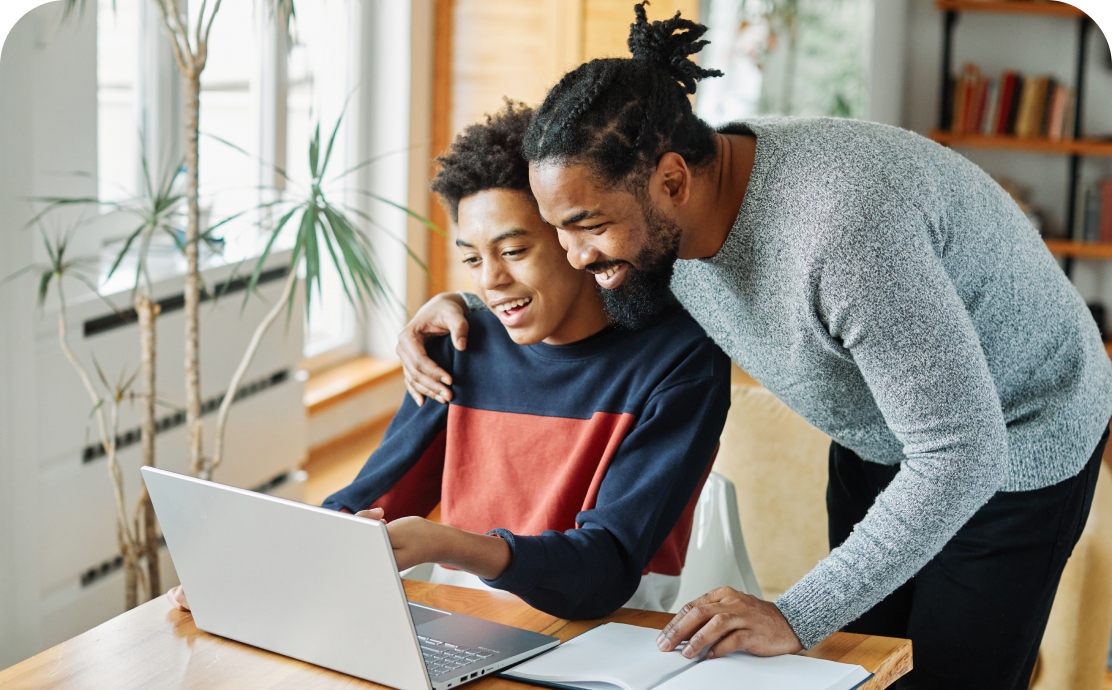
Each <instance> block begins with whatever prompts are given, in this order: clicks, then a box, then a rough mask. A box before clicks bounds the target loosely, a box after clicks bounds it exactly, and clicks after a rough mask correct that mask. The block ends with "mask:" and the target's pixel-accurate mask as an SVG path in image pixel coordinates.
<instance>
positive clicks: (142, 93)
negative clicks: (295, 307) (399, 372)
mask: <svg viewBox="0 0 1112 690" xmlns="http://www.w3.org/2000/svg"><path fill="white" fill-rule="evenodd" d="M97 1H98V6H97V7H98V14H97V22H98V25H97V33H98V36H97V42H98V48H97V51H98V52H97V58H98V76H97V81H98V103H99V106H98V107H99V112H98V116H99V121H98V128H99V129H98V144H99V154H98V155H99V159H98V171H97V172H98V188H99V191H98V193H99V195H100V198H101V199H102V200H106V201H122V200H126V199H131V198H134V197H135V196H136V195H137V194H138V193H139V192H140V191H141V186H140V181H141V177H140V175H141V170H142V168H141V160H142V156H143V155H144V149H146V153H147V154H149V156H148V160H149V161H150V163H151V166H152V167H158V166H172V165H174V164H176V163H177V160H176V159H175V160H171V158H173V157H176V156H178V155H180V154H178V153H174V154H173V156H171V155H170V152H169V151H167V150H166V149H167V148H168V144H167V142H171V143H170V144H169V149H170V150H173V151H177V150H178V147H177V145H176V144H175V142H176V141H177V138H178V137H180V136H181V135H180V127H181V124H180V117H179V115H178V111H179V110H180V107H181V101H180V98H181V92H180V83H179V82H180V77H179V75H178V73H177V72H178V70H177V68H176V65H175V64H174V63H173V58H172V56H171V53H170V51H169V45H168V43H167V42H166V38H165V36H164V34H163V32H164V29H163V28H162V24H161V19H160V17H159V16H158V12H157V9H156V8H155V6H154V3H149V2H148V0H97ZM189 5H190V6H191V7H190V9H191V10H192V11H193V12H196V11H197V10H198V7H199V3H196V2H193V3H189ZM362 11H363V9H362V2H359V0H312V1H311V2H299V3H298V4H297V15H296V17H295V19H294V20H293V21H292V25H291V34H292V37H291V39H290V41H289V49H288V51H287V49H286V39H285V36H284V32H285V27H284V26H281V25H280V22H277V21H276V20H275V19H276V18H275V17H274V16H272V15H271V14H270V4H269V3H259V2H249V1H247V0H237V1H236V2H224V3H223V4H222V5H221V8H220V12H219V14H218V15H217V17H216V21H215V23H214V24H213V30H212V36H211V39H210V46H209V56H208V63H207V65H206V68H205V71H204V72H203V73H202V77H201V125H200V129H201V138H200V150H199V156H200V161H201V162H200V193H201V214H202V223H203V224H206V223H207V224H214V223H217V222H219V221H221V220H223V219H225V218H228V217H230V216H232V215H235V214H238V213H242V212H244V211H248V210H250V209H253V208H256V207H257V205H258V204H259V202H260V201H261V200H263V199H266V198H270V197H268V196H267V193H266V192H265V191H263V189H262V188H264V187H267V186H277V187H279V188H282V187H287V188H288V189H287V193H290V194H300V191H299V190H297V189H294V188H292V186H291V185H288V184H284V183H283V182H282V180H281V178H280V177H277V176H276V175H275V174H274V173H273V169H272V168H271V165H272V164H273V165H275V166H278V167H280V168H283V169H285V170H286V171H287V173H288V175H289V176H290V178H292V179H293V180H294V181H295V184H299V186H300V187H305V186H306V185H307V184H308V182H309V163H308V158H309V156H308V150H309V139H310V136H311V135H312V130H313V128H315V126H316V124H317V122H320V124H321V129H322V137H323V138H325V139H327V137H328V135H329V134H330V133H331V128H332V126H333V125H334V124H335V122H336V119H337V118H338V117H339V116H340V113H341V111H343V109H344V104H345V102H347V101H348V99H349V97H350V96H351V95H352V94H353V92H354V90H355V87H356V86H357V85H358V83H359V78H358V63H357V60H356V59H355V57H354V56H355V55H357V54H358V51H356V50H354V48H355V47H356V42H355V41H354V39H353V36H354V31H355V30H356V28H357V27H358V26H359V17H360V16H361V12H362ZM145 46H146V47H145ZM151 46H154V49H151ZM159 50H163V51H165V55H163V56H162V57H163V58H165V59H166V64H165V65H149V64H145V62H151V61H152V56H154V59H153V61H154V62H157V61H158V59H159V56H158V51H159ZM351 100H352V101H353V102H354V101H355V99H354V98H352V99H351ZM353 110H354V109H349V111H348V112H347V115H346V116H345V124H344V127H343V128H342V130H341V131H340V133H339V136H338V137H337V139H336V143H335V146H334V149H333V154H332V160H331V162H330V163H329V170H330V171H331V173H332V174H333V175H336V174H338V173H341V172H343V171H344V170H346V169H347V168H348V167H350V166H351V165H353V164H354V162H355V161H353V158H354V155H355V154H354V153H353V151H354V146H355V144H356V143H357V142H356V139H357V138H358V137H357V131H358V130H357V127H356V126H355V120H356V113H355V112H353ZM143 132H146V135H147V136H146V139H147V140H146V141H145V142H144V134H143ZM152 139H154V140H152ZM221 140H223V141H221ZM223 142H228V143H230V144H232V145H234V147H238V148H240V149H243V150H244V151H247V152H249V154H251V155H244V153H242V152H241V151H237V150H236V149H235V148H233V146H229V145H228V144H226V143H223ZM152 174H153V175H156V176H157V175H158V171H157V170H152ZM355 179H356V178H355V177H354V176H351V177H349V178H347V179H346V180H344V181H342V182H340V183H337V188H336V189H331V190H329V193H330V194H331V195H332V196H333V197H334V198H336V195H337V194H345V195H346V197H347V198H346V199H345V201H346V202H347V203H348V204H349V205H351V206H358V207H362V206H364V204H363V203H361V202H360V201H359V200H358V198H357V197H356V195H355V194H352V193H350V192H345V191H344V187H348V188H350V187H353V186H354V185H355ZM258 220H259V218H258V216H256V215H252V214H248V215H246V216H244V217H242V218H240V219H238V220H237V221H233V222H231V223H228V224H227V225H226V226H223V227H222V228H221V232H219V233H218V235H222V236H223V238H224V240H225V251H226V253H227V255H229V257H232V258H235V259H237V260H238V258H240V257H244V256H247V254H246V252H247V251H253V249H252V248H256V247H258V246H259V245H258V241H257V240H258V229H257V222H258ZM327 263H328V262H327V261H322V264H325V265H327ZM322 282H323V292H324V294H323V295H314V304H313V309H312V311H311V318H310V319H309V320H308V322H307V324H306V332H305V341H304V352H305V356H306V357H307V358H310V359H315V360H316V362H315V363H310V366H314V365H319V364H321V363H324V362H327V361H328V360H330V359H336V358H337V357H343V356H349V355H353V354H356V353H357V352H358V351H359V350H360V349H361V346H362V338H361V332H360V331H361V329H360V327H359V323H358V320H357V318H356V316H355V313H354V310H353V309H352V307H351V306H350V305H349V304H348V302H347V300H346V297H345V296H344V293H343V288H342V287H341V285H340V281H339V277H338V276H337V275H336V274H335V272H334V271H325V273H324V275H323V276H322Z"/></svg>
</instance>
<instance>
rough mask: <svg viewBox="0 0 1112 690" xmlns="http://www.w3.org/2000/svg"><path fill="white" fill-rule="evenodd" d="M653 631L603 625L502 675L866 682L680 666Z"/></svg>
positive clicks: (762, 686)
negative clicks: (659, 646)
mask: <svg viewBox="0 0 1112 690" xmlns="http://www.w3.org/2000/svg"><path fill="white" fill-rule="evenodd" d="M658 634H660V631H659V630H654V629H652V628H642V627H638V626H635V625H624V624H622V623H607V624H605V625H600V626H599V627H597V628H595V629H593V630H590V631H588V632H585V633H583V634H582V635H580V636H579V637H576V638H574V639H572V640H569V641H567V642H565V643H564V644H562V645H560V646H559V647H557V648H556V649H554V650H552V651H550V652H547V653H545V654H542V655H540V656H538V657H534V658H533V659H530V660H529V661H526V662H525V663H523V664H520V665H518V666H515V667H514V668H512V669H510V670H509V671H505V672H504V673H503V675H505V676H507V677H509V678H513V679H514V680H521V681H525V682H527V683H533V684H535V685H545V686H548V687H554V688H572V689H575V690H579V689H582V690H619V689H620V690H650V689H654V688H655V690H689V689H691V690H695V689H700V690H701V689H703V688H745V690H773V689H774V688H775V689H776V690H780V689H781V688H792V689H793V690H852V688H856V687H858V686H859V685H861V684H862V683H864V682H865V681H867V680H868V679H869V678H871V677H872V674H871V673H869V672H868V671H866V670H865V669H863V668H861V667H860V666H851V665H849V664H839V663H837V662H834V661H824V660H822V659H812V658H810V657H805V656H795V655H793V654H788V655H785V656H776V657H764V658H762V657H756V656H752V655H750V654H746V653H744V652H735V653H733V654H729V655H727V656H724V657H721V658H718V659H710V660H701V659H686V658H684V656H683V655H682V654H680V653H679V652H678V651H675V652H669V653H667V654H665V653H663V652H661V651H660V650H658V649H657V647H656V636H657V635H658Z"/></svg>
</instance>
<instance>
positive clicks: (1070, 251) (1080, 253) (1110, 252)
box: [1046, 240, 1112, 260]
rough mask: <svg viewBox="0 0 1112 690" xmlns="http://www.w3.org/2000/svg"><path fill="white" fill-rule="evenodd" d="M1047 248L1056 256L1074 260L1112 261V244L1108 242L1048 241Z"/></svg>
mask: <svg viewBox="0 0 1112 690" xmlns="http://www.w3.org/2000/svg"><path fill="white" fill-rule="evenodd" d="M1046 248H1047V249H1049V250H1050V253H1051V254H1054V255H1055V256H1068V257H1071V258H1074V259H1109V260H1112V244H1109V243H1107V242H1074V241H1072V240H1047V241H1046Z"/></svg>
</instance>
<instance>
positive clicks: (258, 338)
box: [210, 266, 297, 471]
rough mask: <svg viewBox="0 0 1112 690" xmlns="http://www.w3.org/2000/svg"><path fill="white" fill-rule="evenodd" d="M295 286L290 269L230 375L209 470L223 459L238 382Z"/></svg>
mask: <svg viewBox="0 0 1112 690" xmlns="http://www.w3.org/2000/svg"><path fill="white" fill-rule="evenodd" d="M296 286H297V267H296V266H291V267H290V274H289V276H287V277H286V284H285V285H284V286H283V287H282V296H281V297H279V298H278V301H276V302H275V303H274V306H273V307H271V308H270V311H269V312H267V315H266V317H265V318H264V319H263V320H262V322H261V323H259V325H258V326H256V327H255V333H254V335H252V336H251V342H250V343H248V344H247V351H246V352H244V353H243V359H241V360H240V361H239V366H238V367H236V371H235V373H234V374H233V375H232V381H231V383H229V384H228V392H227V393H225V394H224V399H223V400H221V401H220V411H219V412H218V413H217V415H216V448H215V451H214V452H213V454H212V465H211V468H210V471H211V470H215V469H216V468H217V467H218V466H219V465H220V463H221V462H222V461H223V459H224V430H225V428H226V427H227V425H228V411H229V410H230V409H231V407H232V402H233V401H234V400H235V394H236V390H237V389H238V388H239V383H240V381H242V380H243V377H244V375H245V374H246V373H247V367H249V366H250V365H251V360H253V359H254V358H255V353H256V352H257V351H258V349H259V344H260V343H261V342H262V339H263V335H265V334H266V332H267V330H268V329H269V328H270V326H271V324H273V323H274V321H275V319H277V318H278V315H279V314H281V313H282V308H283V307H284V306H286V303H287V302H288V301H289V299H290V295H291V294H293V290H294V288H295V287H296Z"/></svg>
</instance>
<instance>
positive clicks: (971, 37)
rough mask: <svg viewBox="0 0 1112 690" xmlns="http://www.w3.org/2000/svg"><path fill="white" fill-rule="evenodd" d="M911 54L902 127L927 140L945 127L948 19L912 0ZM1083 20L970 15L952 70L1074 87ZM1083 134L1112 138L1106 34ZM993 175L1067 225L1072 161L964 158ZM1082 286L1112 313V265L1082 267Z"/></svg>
mask: <svg viewBox="0 0 1112 690" xmlns="http://www.w3.org/2000/svg"><path fill="white" fill-rule="evenodd" d="M907 10H908V13H907V31H906V40H907V53H906V57H905V66H904V69H905V75H906V76H905V79H904V94H903V113H902V122H903V126H904V127H907V128H908V129H912V130H914V131H916V132H920V133H923V134H925V133H926V132H928V131H929V130H930V129H931V128H933V127H935V126H936V124H937V119H938V98H939V70H940V65H941V60H942V53H941V49H942V14H941V13H940V12H939V11H938V10H937V9H935V7H934V2H933V1H932V0H907ZM1076 45H1077V24H1076V20H1073V19H1066V18H1056V17H1031V16H1023V15H1007V14H992V13H983V14H982V13H966V14H963V15H962V16H961V18H960V20H959V22H958V25H957V27H956V30H955V32H954V52H953V69H954V70H959V69H961V66H962V65H963V64H964V63H965V62H975V63H977V64H979V65H980V67H981V69H982V70H983V71H984V72H985V73H986V74H988V75H992V76H996V75H999V73H1000V72H1002V71H1004V70H1006V69H1016V70H1019V71H1021V72H1023V73H1025V74H1031V75H1034V74H1051V75H1053V76H1054V77H1056V78H1057V79H1059V80H1062V81H1064V82H1065V83H1069V84H1072V83H1073V79H1074V70H1075V67H1074V59H1075V58H1074V56H1075V53H1076ZM1087 70H1088V74H1087V76H1086V94H1085V108H1084V128H1085V133H1086V135H1087V136H1100V135H1105V136H1107V135H1112V68H1110V67H1109V61H1108V44H1107V43H1106V41H1105V38H1104V36H1103V34H1101V32H1100V30H1099V29H1096V28H1094V29H1093V31H1092V34H1091V42H1090V54H1089V59H1088V64H1087ZM962 153H964V154H965V155H966V156H968V157H969V159H970V160H972V161H973V162H974V163H976V164H977V165H979V166H981V167H982V168H984V169H985V170H986V171H988V172H989V173H990V174H992V175H994V176H999V177H1007V178H1010V179H1012V180H1014V181H1016V182H1018V183H1019V184H1021V185H1023V186H1026V187H1028V188H1029V189H1030V190H1031V200H1032V202H1033V203H1034V204H1035V205H1036V206H1038V207H1040V208H1042V209H1044V210H1045V211H1047V212H1049V214H1050V216H1051V217H1052V218H1053V219H1054V221H1055V222H1056V223H1059V224H1060V223H1062V222H1064V220H1065V211H1066V208H1065V207H1066V193H1067V186H1066V183H1067V179H1068V168H1067V166H1068V158H1067V157H1066V156H1062V155H1049V154H1039V153H1026V152H1020V151H990V150H965V151H962ZM1083 175H1084V178H1083V179H1086V180H1093V179H1096V178H1098V177H1101V176H1112V160H1110V159H1107V158H1090V159H1085V161H1084V163H1083ZM1073 280H1074V283H1075V285H1077V288H1078V291H1079V292H1080V293H1081V296H1082V297H1084V298H1085V299H1086V300H1090V301H1091V300H1099V301H1103V302H1104V303H1105V305H1108V306H1112V265H1110V264H1109V263H1108V262H1103V261H1077V262H1076V263H1075V268H1074V277H1073Z"/></svg>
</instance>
